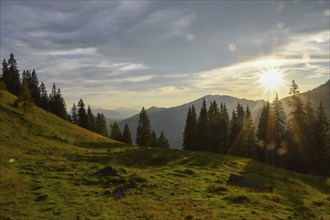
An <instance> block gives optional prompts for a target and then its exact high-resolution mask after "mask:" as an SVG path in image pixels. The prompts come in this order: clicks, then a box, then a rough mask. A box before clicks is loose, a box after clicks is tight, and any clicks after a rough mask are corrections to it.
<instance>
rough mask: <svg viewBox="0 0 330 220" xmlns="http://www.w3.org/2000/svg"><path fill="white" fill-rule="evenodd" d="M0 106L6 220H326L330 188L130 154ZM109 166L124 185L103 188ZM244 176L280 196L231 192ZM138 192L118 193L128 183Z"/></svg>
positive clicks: (259, 169) (164, 154)
mask: <svg viewBox="0 0 330 220" xmlns="http://www.w3.org/2000/svg"><path fill="white" fill-rule="evenodd" d="M13 100H14V97H13V96H11V95H9V94H6V97H5V99H4V100H2V101H1V108H0V118H1V120H0V125H1V134H0V135H1V136H0V137H1V142H0V149H1V156H0V165H1V169H0V189H1V190H0V205H1V213H0V219H157V220H158V219H189V218H190V219H191V218H192V219H243V218H246V219H261V218H264V219H321V218H322V217H323V219H327V217H328V209H327V208H328V207H329V200H330V198H329V196H328V195H327V190H328V189H329V186H330V185H329V184H330V183H329V179H328V178H324V177H316V176H307V175H302V174H298V173H295V172H291V171H286V170H282V169H277V168H272V167H269V166H265V165H264V164H261V163H257V162H253V161H251V160H250V159H246V158H239V157H234V156H224V155H219V154H213V153H208V152H183V151H179V150H165V149H153V148H140V147H134V146H125V145H123V144H120V143H118V142H115V141H112V140H110V139H108V138H105V137H102V136H99V135H96V134H94V133H91V132H89V131H86V130H84V129H81V128H78V127H76V126H74V125H72V124H70V123H67V122H65V121H63V120H61V119H59V118H57V117H55V116H53V115H51V114H49V113H47V112H45V111H43V110H40V109H37V108H34V109H33V110H31V111H30V112H29V113H28V114H27V116H26V117H23V116H22V115H21V114H20V112H19V111H17V110H16V109H14V108H12V107H10V105H8V103H9V104H10V103H12V102H13ZM106 165H111V166H113V167H115V168H116V169H117V170H122V171H120V174H119V175H118V176H114V177H104V178H100V177H97V176H95V172H96V171H98V170H99V169H101V168H103V167H104V166H106ZM230 174H239V175H242V176H244V177H246V178H248V179H251V180H254V181H257V182H260V183H262V184H271V185H273V186H274V192H273V193H255V192H252V191H251V190H250V189H248V188H239V187H236V186H231V185H227V184H226V181H227V179H228V177H229V175H230ZM132 178H134V179H138V180H139V181H140V182H139V183H138V187H139V188H141V189H139V191H137V189H133V190H132V192H133V193H132V194H127V195H126V197H124V198H122V199H113V198H112V197H111V196H109V195H107V194H106V192H107V191H110V192H112V191H113V190H114V189H115V188H116V187H117V186H118V185H120V184H125V183H126V182H127V180H129V179H132Z"/></svg>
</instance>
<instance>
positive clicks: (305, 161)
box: [289, 80, 310, 172]
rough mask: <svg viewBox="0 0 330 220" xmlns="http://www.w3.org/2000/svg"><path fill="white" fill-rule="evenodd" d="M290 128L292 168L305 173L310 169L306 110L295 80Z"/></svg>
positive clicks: (291, 90) (292, 85)
mask: <svg viewBox="0 0 330 220" xmlns="http://www.w3.org/2000/svg"><path fill="white" fill-rule="evenodd" d="M289 95H291V96H290V100H289V107H290V117H291V118H290V128H291V131H290V133H291V137H292V146H291V149H290V158H289V160H290V163H291V164H290V168H291V169H294V170H296V171H300V172H305V171H306V169H308V166H310V164H309V162H310V161H309V158H308V157H307V154H306V144H305V142H304V134H305V131H304V123H303V122H304V117H305V113H304V109H303V102H302V101H301V99H300V97H299V87H298V85H297V84H296V82H295V81H294V80H293V81H292V84H291V87H290V92H289Z"/></svg>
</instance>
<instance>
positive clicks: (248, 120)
mask: <svg viewBox="0 0 330 220" xmlns="http://www.w3.org/2000/svg"><path fill="white" fill-rule="evenodd" d="M242 134H243V143H242V147H241V149H242V150H241V152H240V153H239V155H242V156H245V157H249V158H252V159H256V158H257V149H256V140H255V132H254V127H253V121H252V116H251V112H250V109H249V106H247V107H246V111H245V120H244V126H243V129H242Z"/></svg>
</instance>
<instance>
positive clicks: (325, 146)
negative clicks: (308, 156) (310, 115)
mask: <svg viewBox="0 0 330 220" xmlns="http://www.w3.org/2000/svg"><path fill="white" fill-rule="evenodd" d="M315 128H316V129H314V132H313V136H314V140H315V144H314V148H313V151H314V158H313V159H314V160H313V162H314V169H315V173H316V174H321V175H324V176H330V164H329V161H330V123H329V119H328V116H327V113H326V111H325V109H324V106H323V104H322V102H320V103H319V105H318V106H317V109H316V118H315Z"/></svg>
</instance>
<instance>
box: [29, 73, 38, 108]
mask: <svg viewBox="0 0 330 220" xmlns="http://www.w3.org/2000/svg"><path fill="white" fill-rule="evenodd" d="M29 88H30V90H31V95H32V98H33V100H34V102H35V103H36V105H37V106H39V107H41V94H40V93H41V92H40V87H39V80H38V76H37V73H36V71H35V70H33V71H32V73H31V80H30V82H29Z"/></svg>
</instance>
